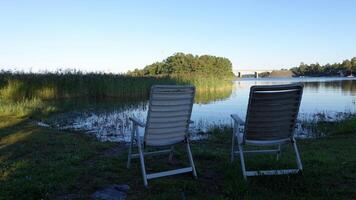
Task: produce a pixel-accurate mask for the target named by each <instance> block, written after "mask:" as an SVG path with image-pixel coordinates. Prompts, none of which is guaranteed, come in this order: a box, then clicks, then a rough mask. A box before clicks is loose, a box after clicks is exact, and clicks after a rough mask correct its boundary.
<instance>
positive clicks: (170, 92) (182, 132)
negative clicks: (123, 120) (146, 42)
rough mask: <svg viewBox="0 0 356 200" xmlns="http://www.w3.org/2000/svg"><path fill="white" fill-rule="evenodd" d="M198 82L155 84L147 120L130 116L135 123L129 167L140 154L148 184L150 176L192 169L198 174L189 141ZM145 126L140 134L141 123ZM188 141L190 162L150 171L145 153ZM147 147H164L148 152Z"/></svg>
mask: <svg viewBox="0 0 356 200" xmlns="http://www.w3.org/2000/svg"><path fill="white" fill-rule="evenodd" d="M194 95H195V88H194V86H175V85H156V86H152V88H151V93H150V101H149V108H148V114H147V123H146V124H144V123H142V122H140V121H139V120H138V119H135V118H130V120H131V121H132V123H133V129H132V133H131V142H130V147H129V153H128V159H127V168H130V163H131V158H140V162H141V171H142V177H143V183H144V185H145V187H148V182H147V180H149V179H154V178H159V177H163V176H170V175H175V174H181V173H187V172H192V174H193V176H194V177H195V178H196V177H197V173H196V170H195V166H194V161H193V156H192V153H191V150H190V145H189V134H188V128H189V124H190V123H192V121H191V120H190V116H191V113H192V107H193V102H194ZM139 126H140V127H144V128H145V132H144V137H143V138H141V137H140V136H139V134H138V127H139ZM134 141H135V142H136V144H137V146H138V153H137V154H132V147H133V144H134ZM179 143H185V145H186V151H187V154H188V158H189V162H190V166H189V167H185V168H180V169H175V170H170V171H164V172H158V173H151V174H147V172H146V168H145V159H144V157H145V156H148V155H157V154H165V153H169V154H170V157H171V156H172V153H173V146H174V145H176V144H179ZM145 147H158V148H161V149H162V148H164V150H159V151H153V152H145Z"/></svg>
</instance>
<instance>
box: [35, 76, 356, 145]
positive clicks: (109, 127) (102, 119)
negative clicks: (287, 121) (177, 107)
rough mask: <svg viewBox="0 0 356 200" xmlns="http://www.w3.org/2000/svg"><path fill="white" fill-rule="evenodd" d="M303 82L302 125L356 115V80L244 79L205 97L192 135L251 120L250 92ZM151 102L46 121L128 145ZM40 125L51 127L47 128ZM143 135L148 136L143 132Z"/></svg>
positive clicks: (199, 99)
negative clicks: (236, 120)
mask: <svg viewBox="0 0 356 200" xmlns="http://www.w3.org/2000/svg"><path fill="white" fill-rule="evenodd" d="M293 82H301V83H303V84H304V92H303V97H302V103H301V106H300V111H299V117H298V118H299V122H300V121H317V120H329V121H333V120H337V119H339V118H342V117H343V116H345V115H347V114H350V113H355V112H356V78H258V79H254V78H253V79H252V78H251V79H239V80H236V81H233V82H231V83H229V85H228V86H225V87H223V88H214V89H212V91H209V92H200V93H199V94H197V96H196V103H195V104H194V106H193V112H192V120H193V121H195V124H194V125H193V126H192V127H191V131H192V132H194V133H196V134H194V137H196V138H202V137H204V134H198V133H200V132H204V131H206V130H208V129H209V128H211V127H212V126H226V125H228V126H229V125H231V124H232V121H231V118H230V115H231V114H238V115H240V116H241V117H242V118H244V117H245V116H246V110H247V104H248V97H249V91H250V87H251V86H253V85H275V84H287V83H293ZM147 105H148V100H143V101H140V102H136V103H134V104H132V105H131V104H127V103H126V104H125V105H113V106H105V107H104V108H103V107H96V106H92V107H90V108H85V109H78V110H75V111H71V112H68V113H64V114H60V115H57V116H54V117H52V118H51V119H49V120H47V121H45V123H46V124H50V125H51V126H53V127H56V128H59V129H70V130H79V131H84V132H87V133H91V134H95V135H96V136H97V137H98V138H99V139H100V140H103V141H128V140H129V136H130V130H131V124H130V122H129V120H128V117H130V116H135V117H137V118H139V119H141V120H142V121H145V119H146V115H147ZM39 124H40V125H45V124H44V123H43V122H40V123H39ZM140 132H141V134H142V132H143V130H142V129H141V130H140ZM296 134H297V136H298V137H311V135H312V134H313V133H310V130H305V129H303V128H301V127H299V128H297V133H296Z"/></svg>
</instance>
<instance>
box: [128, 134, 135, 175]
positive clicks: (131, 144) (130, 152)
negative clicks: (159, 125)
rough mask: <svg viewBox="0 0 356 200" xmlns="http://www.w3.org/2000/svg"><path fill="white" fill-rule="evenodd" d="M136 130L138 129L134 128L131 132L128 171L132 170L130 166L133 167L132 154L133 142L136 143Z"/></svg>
mask: <svg viewBox="0 0 356 200" xmlns="http://www.w3.org/2000/svg"><path fill="white" fill-rule="evenodd" d="M135 129H136V127H133V128H132V131H131V141H130V146H129V153H128V156H127V165H126V167H127V169H130V166H131V158H132V157H131V154H132V146H133V142H134V138H135Z"/></svg>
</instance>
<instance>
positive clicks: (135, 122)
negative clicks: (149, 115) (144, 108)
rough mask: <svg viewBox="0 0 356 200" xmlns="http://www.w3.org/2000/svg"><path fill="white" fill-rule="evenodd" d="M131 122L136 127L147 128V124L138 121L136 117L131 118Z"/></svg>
mask: <svg viewBox="0 0 356 200" xmlns="http://www.w3.org/2000/svg"><path fill="white" fill-rule="evenodd" d="M129 120H131V121H132V123H134V125H135V124H136V125H139V126H141V127H145V123H143V122H141V121H140V120H138V119H136V118H135V117H129Z"/></svg>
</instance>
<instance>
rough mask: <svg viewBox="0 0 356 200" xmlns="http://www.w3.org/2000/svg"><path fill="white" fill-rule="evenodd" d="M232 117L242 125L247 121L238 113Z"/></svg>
mask: <svg viewBox="0 0 356 200" xmlns="http://www.w3.org/2000/svg"><path fill="white" fill-rule="evenodd" d="M231 118H232V119H233V120H234V121H235V122H236V123H237V124H238V125H240V126H244V125H245V122H244V120H242V119H241V118H240V117H239V116H238V115H231Z"/></svg>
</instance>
